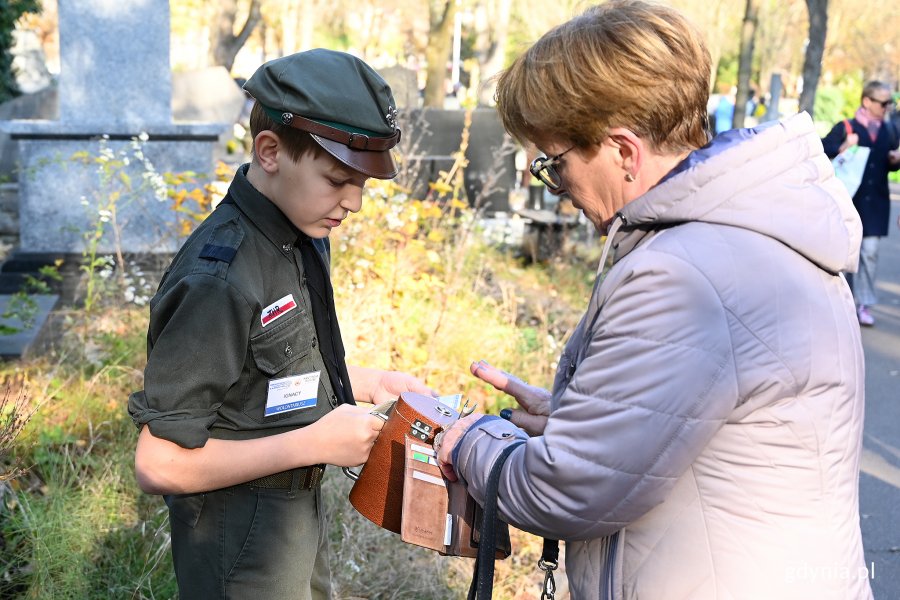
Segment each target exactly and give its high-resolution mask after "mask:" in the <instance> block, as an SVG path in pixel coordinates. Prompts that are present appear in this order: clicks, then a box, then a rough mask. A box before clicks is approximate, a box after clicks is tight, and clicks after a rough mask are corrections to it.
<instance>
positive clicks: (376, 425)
mask: <svg viewBox="0 0 900 600" xmlns="http://www.w3.org/2000/svg"><path fill="white" fill-rule="evenodd" d="M384 423H385V421H384V419H382V418H381V417H377V416H375V415H373V414H372V413H369V424H370V425H371V426H372V430H373V431H381V428H382V427H384Z"/></svg>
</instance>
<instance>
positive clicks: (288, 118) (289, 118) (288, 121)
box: [281, 112, 294, 125]
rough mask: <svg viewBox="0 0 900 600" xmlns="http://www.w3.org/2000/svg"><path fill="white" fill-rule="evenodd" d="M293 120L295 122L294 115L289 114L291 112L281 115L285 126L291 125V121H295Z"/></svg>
mask: <svg viewBox="0 0 900 600" xmlns="http://www.w3.org/2000/svg"><path fill="white" fill-rule="evenodd" d="M293 120H294V115H292V114H291V113H289V112H284V113H281V122H282V123H284V124H285V125H290V124H291V121H293Z"/></svg>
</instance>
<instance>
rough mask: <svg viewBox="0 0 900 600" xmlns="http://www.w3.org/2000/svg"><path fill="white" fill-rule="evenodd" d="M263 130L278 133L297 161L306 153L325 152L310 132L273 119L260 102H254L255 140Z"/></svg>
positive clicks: (252, 129)
mask: <svg viewBox="0 0 900 600" xmlns="http://www.w3.org/2000/svg"><path fill="white" fill-rule="evenodd" d="M263 131H271V132H272V133H274V134H275V135H277V136H278V139H280V140H281V143H282V144H284V147H285V148H286V149H287V151H288V156H290V157H291V160H292V161H294V162H295V163H296V162H299V161H300V158H301V157H302V156H304V155H305V154H309V155H311V156H312V157H313V158H318V157H320V156H322V154H324V153H325V150H324V149H323V148H322V146H320V145H319V144H317V143H316V141H315V140H314V139H313V138H312V136H311V135H309V133H307V132H305V131H300V130H299V129H294V128H293V127H289V126H287V125H284V124H283V123H281V122H276V121H273V120H272V119H271V118H270V117H269V115H268V113H266V109H265V108H263V105H262V104H260V103H259V102H254V103H253V108H252V109H251V110H250V135H251V136H252V137H253V139H254V140H255V139H256V136H257V135H259V134H260V133H261V132H263ZM253 160H256V150H255V148H254V150H253Z"/></svg>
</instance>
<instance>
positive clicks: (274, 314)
mask: <svg viewBox="0 0 900 600" xmlns="http://www.w3.org/2000/svg"><path fill="white" fill-rule="evenodd" d="M295 308H297V303H296V302H295V301H294V296H293V295H292V294H288V295H287V296H285V297H284V298H282V299H281V300H278V301H277V302H273V303H272V304H270V305H268V306H267V307H265V308H264V309H263V310H262V314H261V315H260V317H259V318H260V322H261V323H262V326H263V327H265V326H266V325H268V324H269V323H271V322H272V321H275V320H277V319H280V318H281V317H283V316H284V315H286V314H288V313H289V312H291V311H292V310H294V309H295Z"/></svg>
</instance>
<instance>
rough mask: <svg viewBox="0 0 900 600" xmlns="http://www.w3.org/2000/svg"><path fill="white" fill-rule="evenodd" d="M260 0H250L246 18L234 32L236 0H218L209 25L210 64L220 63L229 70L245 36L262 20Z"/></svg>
mask: <svg viewBox="0 0 900 600" xmlns="http://www.w3.org/2000/svg"><path fill="white" fill-rule="evenodd" d="M259 5H260V0H250V7H249V9H248V10H247V18H246V19H245V20H244V23H243V25H242V26H241V28H240V32H239V33H237V34H235V33H234V31H235V24H236V22H237V16H238V0H218V2H216V12H215V16H214V17H213V20H212V25H211V27H210V34H209V35H210V40H209V61H210V64H212V65H221V66H223V67H225V68H226V69H228V70H229V71H231V67H232V66H233V65H234V58H235V57H236V56H237V53H238V52H239V51H240V50H241V48H243V46H244V44H245V43H246V42H247V38H249V37H250V34H251V33H253V30H254V29H256V26H257V25H258V24H259V23H260V21H261V20H262V14H261V12H260V9H259V8H260V6H259Z"/></svg>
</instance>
